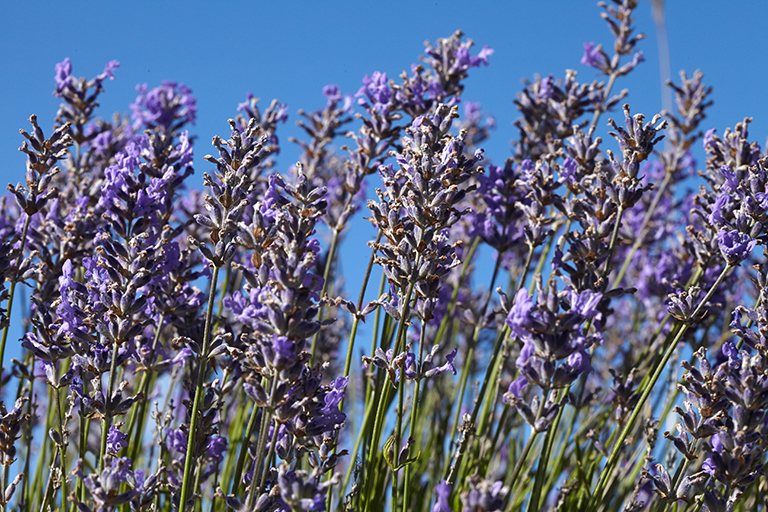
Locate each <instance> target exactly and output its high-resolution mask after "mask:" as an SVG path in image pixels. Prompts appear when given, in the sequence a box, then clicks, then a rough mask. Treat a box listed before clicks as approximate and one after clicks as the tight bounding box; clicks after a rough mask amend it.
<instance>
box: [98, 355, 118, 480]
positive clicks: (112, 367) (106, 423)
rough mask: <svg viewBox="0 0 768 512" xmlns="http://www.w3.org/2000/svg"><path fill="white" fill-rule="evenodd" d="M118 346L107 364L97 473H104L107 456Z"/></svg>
mask: <svg viewBox="0 0 768 512" xmlns="http://www.w3.org/2000/svg"><path fill="white" fill-rule="evenodd" d="M117 349H118V344H117V343H113V344H112V360H111V361H110V363H109V380H108V382H109V384H108V385H107V396H106V397H104V410H105V412H104V416H103V417H102V418H101V450H100V452H99V473H101V472H102V471H104V457H105V456H106V455H107V435H108V434H109V427H110V425H111V424H112V390H114V389H115V373H116V371H117Z"/></svg>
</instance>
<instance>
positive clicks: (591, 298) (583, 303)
mask: <svg viewBox="0 0 768 512" xmlns="http://www.w3.org/2000/svg"><path fill="white" fill-rule="evenodd" d="M602 298H603V294H602V293H599V292H593V291H590V290H584V291H582V292H581V293H576V292H575V291H574V290H569V292H568V300H570V302H571V311H572V312H575V313H578V314H579V315H581V316H583V317H584V318H594V319H595V320H600V319H601V318H602V314H601V313H600V312H599V311H598V310H597V306H598V305H599V304H600V301H601V300H602Z"/></svg>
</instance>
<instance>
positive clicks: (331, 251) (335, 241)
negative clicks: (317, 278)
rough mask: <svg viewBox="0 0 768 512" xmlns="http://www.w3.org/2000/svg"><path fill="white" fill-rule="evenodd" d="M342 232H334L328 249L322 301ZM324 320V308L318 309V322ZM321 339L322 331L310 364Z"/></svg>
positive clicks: (314, 341)
mask: <svg viewBox="0 0 768 512" xmlns="http://www.w3.org/2000/svg"><path fill="white" fill-rule="evenodd" d="M340 233H341V232H340V231H339V230H338V229H334V230H333V238H332V239H331V247H330V248H329V249H328V255H327V256H326V258H325V269H324V270H323V288H322V289H321V290H320V298H321V299H322V298H323V297H325V292H326V290H327V289H328V278H329V277H330V275H331V267H332V266H333V258H334V256H335V255H336V245H337V244H338V242H339V234H340ZM322 319H323V307H322V306H320V307H319V308H317V321H318V322H319V321H320V320H322ZM319 337H320V331H317V332H316V333H315V335H314V336H313V337H312V348H311V349H310V351H309V353H310V354H311V356H312V357H311V358H310V360H309V362H310V364H311V363H312V360H313V359H314V358H315V350H316V349H317V339H318V338H319Z"/></svg>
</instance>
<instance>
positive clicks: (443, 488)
mask: <svg viewBox="0 0 768 512" xmlns="http://www.w3.org/2000/svg"><path fill="white" fill-rule="evenodd" d="M435 493H437V501H435V505H434V506H433V507H432V512H453V510H452V509H451V505H450V504H449V503H448V498H450V497H451V486H450V485H449V484H448V482H446V481H445V480H443V481H441V482H440V483H439V484H437V485H436V486H435Z"/></svg>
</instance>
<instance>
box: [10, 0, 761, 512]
mask: <svg viewBox="0 0 768 512" xmlns="http://www.w3.org/2000/svg"><path fill="white" fill-rule="evenodd" d="M652 3H653V5H651V4H652ZM652 3H651V2H648V3H639V4H638V1H637V0H611V1H609V2H605V3H602V2H601V3H600V4H598V7H597V8H596V7H595V6H593V5H589V3H587V4H585V5H584V6H583V9H585V10H587V11H588V12H589V13H590V15H592V16H594V18H596V19H598V20H599V19H600V18H602V21H601V25H602V32H599V33H595V34H591V35H590V36H589V37H590V39H593V40H589V41H586V42H584V43H583V48H582V49H579V51H580V52H583V55H582V57H581V59H580V60H579V59H578V58H577V59H575V60H574V61H573V62H572V63H571V65H570V66H569V69H564V70H562V71H561V72H560V73H558V74H555V75H541V76H540V75H536V76H533V77H529V78H528V79H526V80H524V81H523V83H522V85H519V86H517V85H516V84H508V83H504V84H497V88H496V89H497V90H498V93H499V95H506V97H508V98H509V109H514V111H515V112H514V118H516V120H515V121H514V123H513V126H514V136H513V139H512V140H511V141H510V142H511V144H510V145H509V146H508V147H506V148H505V149H502V150H501V151H495V150H494V151H490V150H488V151H487V150H486V149H487V148H489V147H491V148H497V145H493V144H491V139H492V137H493V135H494V133H495V131H496V130H497V121H496V119H495V118H494V117H493V115H492V114H493V112H488V111H487V110H486V109H485V107H484V106H481V104H480V103H477V102H474V101H471V94H469V93H468V92H467V91H468V90H469V89H470V84H471V83H472V80H482V79H483V72H485V71H486V68H492V67H493V66H494V65H495V63H494V62H495V60H494V59H495V58H496V55H495V54H496V53H497V51H498V52H501V50H497V49H494V48H491V47H490V46H488V45H485V44H484V41H483V34H482V33H480V34H466V35H465V34H464V33H462V32H461V31H456V32H453V33H446V34H445V37H443V38H440V39H437V40H432V41H427V42H426V43H425V46H424V48H423V52H422V54H421V55H420V56H418V57H417V56H415V55H414V60H413V64H411V63H408V62H403V63H402V64H401V67H402V69H405V71H403V72H402V73H401V74H393V73H392V72H390V73H389V74H387V72H384V71H373V70H374V69H376V68H375V65H376V64H375V63H372V64H371V65H372V66H374V67H372V68H371V70H372V71H371V72H370V73H368V74H365V75H364V76H362V77H359V78H360V79H361V80H357V78H356V81H357V86H356V88H355V89H352V90H343V89H342V88H341V87H340V86H338V85H334V84H329V85H326V86H325V87H324V88H322V91H321V93H322V94H320V91H317V92H318V94H317V95H316V97H317V102H316V103H317V105H318V106H320V107H321V108H319V109H316V110H313V109H312V107H311V106H305V105H290V107H289V106H288V105H287V104H284V103H282V102H281V100H280V98H277V99H274V100H271V98H270V99H268V100H267V99H261V100H259V99H258V98H257V96H258V94H259V91H253V94H251V93H246V92H245V91H246V90H247V89H246V88H247V84H242V87H243V99H244V101H243V102H242V103H240V104H238V105H231V108H230V110H228V111H223V112H221V113H220V122H219V123H218V125H217V126H218V128H219V130H220V131H219V134H218V135H213V134H208V133H203V132H201V131H200V130H197V129H196V126H195V123H196V121H197V119H198V115H199V112H200V109H201V108H202V106H201V105H203V104H204V103H205V102H206V101H207V99H206V98H205V97H203V96H200V97H198V96H197V95H196V94H195V93H194V91H193V90H192V88H191V87H190V86H188V85H185V84H184V83H181V82H179V81H164V82H162V83H160V84H159V85H158V84H148V85H147V84H143V85H141V84H140V85H139V86H138V87H137V88H136V92H135V100H134V101H133V102H132V103H130V104H126V105H123V106H122V107H121V109H120V110H119V111H118V112H116V113H114V114H113V113H112V112H111V111H109V110H106V109H105V108H103V107H101V105H100V104H101V103H105V102H106V101H108V97H109V95H110V88H111V87H113V86H114V84H115V83H118V82H119V81H120V80H121V76H120V72H121V68H120V63H119V62H118V61H117V60H112V61H109V62H107V63H106V64H105V65H104V67H103V71H102V72H100V73H98V74H96V75H95V76H89V77H82V78H81V76H80V74H79V73H80V72H79V71H78V58H77V55H72V56H71V58H66V59H64V60H63V61H61V62H59V63H58V64H56V65H55V68H54V69H48V70H46V73H48V75H49V76H50V77H51V78H52V79H51V80H50V87H51V88H52V91H53V95H54V96H55V98H56V101H57V103H59V107H58V110H57V111H56V113H55V115H54V116H52V117H51V118H48V117H45V118H44V117H43V115H42V114H39V115H35V112H29V115H30V117H29V119H28V121H26V123H25V124H24V125H23V126H20V128H21V130H20V135H18V136H17V139H16V140H3V148H4V150H5V149H7V148H6V147H8V146H13V147H17V146H18V145H21V147H20V148H19V150H20V151H21V152H22V153H23V156H24V158H25V159H26V167H25V169H15V168H14V169H9V170H8V171H6V174H7V175H8V176H10V178H9V179H10V180H11V181H12V182H13V183H16V184H13V183H11V184H9V185H8V190H7V193H5V194H4V195H0V329H1V331H0V332H1V336H2V338H0V365H1V367H2V376H1V377H0V399H1V400H2V401H1V402H0V462H1V463H2V469H0V491H2V492H0V510H7V511H24V512H31V511H40V512H47V511H62V512H64V511H66V512H111V511H116V512H117V511H119V512H130V511H136V512H138V511H143V512H149V511H155V512H160V511H163V512H165V511H182V512H216V511H219V512H225V511H229V510H231V511H235V512H257V511H258V512H273V511H281V512H283V511H326V510H327V511H334V510H335V511H370V512H378V511H395V510H397V511H402V512H410V511H423V512H428V511H431V512H486V511H487V512H491V511H506V512H509V511H528V512H538V511H552V512H555V511H558V512H598V511H600V512H614V511H625V512H640V511H646V512H648V511H650V512H672V511H674V512H686V511H687V512H698V511H707V512H731V511H734V512H757V511H764V510H768V481H767V480H766V478H765V475H764V469H763V465H764V464H765V462H766V458H767V457H766V452H768V341H767V340H768V263H767V262H766V256H768V150H766V149H765V146H766V145H768V144H762V143H761V142H759V141H758V139H757V138H756V136H755V134H754V133H750V131H749V128H750V123H751V122H752V119H751V118H749V117H744V116H743V113H741V112H737V113H729V115H731V116H732V117H733V116H736V117H735V120H736V122H735V123H734V124H733V125H731V126H728V125H723V126H720V125H713V124H711V123H710V122H709V118H708V114H709V112H711V111H712V109H713V108H714V105H716V104H717V101H718V97H719V96H718V95H719V94H723V95H732V96H738V92H734V91H730V92H728V91H722V92H721V91H713V88H712V87H711V86H710V83H709V82H708V77H707V76H705V75H704V73H702V71H699V70H698V69H696V68H693V69H686V70H684V71H680V72H679V74H675V73H673V78H672V80H669V81H667V83H666V84H664V85H663V90H664V91H665V92H662V94H661V97H662V98H668V100H667V99H664V100H663V101H662V102H663V103H665V104H664V105H662V104H659V105H657V106H655V107H654V108H653V109H652V110H650V111H644V112H642V111H640V109H638V108H636V107H635V106H631V105H630V103H631V102H632V98H633V95H634V89H633V83H637V80H636V77H637V75H638V73H641V72H642V71H643V69H644V68H643V66H647V62H645V61H646V56H645V55H644V53H643V51H645V52H646V53H648V52H651V51H656V48H655V47H654V45H656V46H657V47H658V49H659V52H660V53H659V55H660V57H659V61H660V63H661V66H662V68H663V66H664V63H665V62H666V63H667V65H669V48H668V46H667V44H666V33H665V31H664V30H665V29H664V25H663V16H664V10H663V9H664V6H663V2H661V1H660V0H655V1H654V2H652ZM651 8H654V9H656V10H655V11H654V12H655V16H656V18H655V21H656V24H655V25H654V24H650V25H648V26H641V25H640V24H639V23H638V22H637V19H638V17H639V16H638V13H639V11H640V9H643V10H644V12H646V13H647V11H649V10H650V9H651ZM643 32H646V33H648V34H651V33H655V34H656V38H657V41H656V42H655V43H651V42H650V41H648V40H644V39H646V38H645V35H644V34H643ZM469 36H471V37H472V38H474V40H473V39H470V38H469ZM649 39H650V38H649ZM536 44H541V45H546V44H547V41H546V38H544V37H542V39H541V40H539V41H537V42H536ZM577 49H578V48H577ZM520 51H521V52H523V51H525V50H523V49H521V50H520ZM705 57H706V56H702V62H701V65H700V67H701V68H702V69H705V70H706V64H707V59H706V58H705ZM297 59H298V57H297ZM571 68H573V69H571ZM545 69H547V68H546V67H545ZM574 69H578V70H580V71H578V72H577V71H575V70H574ZM663 74H664V71H663V69H662V77H663ZM224 75H225V74H224V73H221V77H224ZM233 75H235V76H234V77H233V76H229V75H228V76H227V80H234V81H237V77H236V73H233ZM168 79H169V80H173V79H174V77H173V76H169V77H168ZM222 79H223V78H222ZM643 83H645V82H643ZM642 87H645V88H647V86H642ZM496 89H494V90H496ZM645 92H647V91H645ZM640 97H641V98H644V99H643V102H642V103H643V105H645V104H647V103H648V101H647V97H648V96H647V94H646V95H643V94H642V93H641V94H640ZM6 101H9V100H6ZM667 102H668V103H669V105H666V103H667ZM323 105H324V106H323ZM299 107H303V110H302V109H300V108H299ZM757 110H758V111H756V112H754V114H755V115H756V116H759V115H761V114H762V112H760V111H759V110H760V109H757ZM3 122H4V123H5V124H7V123H9V122H15V120H9V119H3ZM762 122H765V121H764V120H762ZM294 123H295V124H296V125H297V126H298V127H299V130H295V131H293V132H291V131H289V125H292V124H294ZM761 126H762V125H761ZM286 134H288V135H286ZM210 136H212V137H213V139H212V144H211V145H209V144H208V142H207V140H206V139H208V137H210ZM764 136H765V134H759V135H758V138H760V137H764ZM505 143H506V142H505ZM291 151H292V152H293V153H291ZM208 153H210V154H208ZM286 153H287V154H289V155H290V154H295V155H298V156H297V158H294V159H293V161H288V160H286V158H285V154H286ZM200 155H206V156H205V157H204V158H203V159H202V160H200V159H199V156H200ZM296 160H298V161H296Z"/></svg>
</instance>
